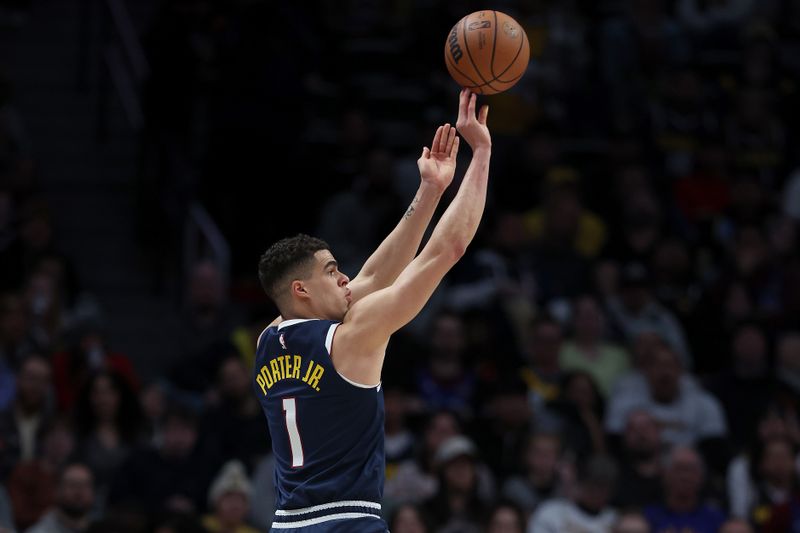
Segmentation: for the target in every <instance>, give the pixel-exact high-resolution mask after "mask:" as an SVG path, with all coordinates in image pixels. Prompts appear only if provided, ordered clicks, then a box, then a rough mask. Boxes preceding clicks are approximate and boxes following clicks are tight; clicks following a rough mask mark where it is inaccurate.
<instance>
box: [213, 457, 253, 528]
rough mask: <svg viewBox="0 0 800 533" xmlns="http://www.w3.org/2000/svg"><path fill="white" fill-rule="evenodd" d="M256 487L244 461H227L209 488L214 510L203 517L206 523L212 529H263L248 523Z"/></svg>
mask: <svg viewBox="0 0 800 533" xmlns="http://www.w3.org/2000/svg"><path fill="white" fill-rule="evenodd" d="M252 491H253V489H252V485H251V484H250V480H249V479H248V477H247V473H246V472H245V470H244V465H243V464H242V463H241V462H240V461H237V460H233V461H228V462H227V463H225V465H223V467H222V470H220V472H219V474H218V475H217V477H216V479H215V480H214V482H213V483H212V484H211V488H210V489H209V491H208V505H209V507H210V508H211V509H212V510H213V512H212V513H210V514H207V515H205V516H204V517H203V527H205V528H206V529H207V530H208V531H209V532H210V533H259V530H258V529H255V528H253V527H250V526H249V525H247V524H246V523H245V518H246V517H247V514H248V512H249V511H250V495H251V494H252Z"/></svg>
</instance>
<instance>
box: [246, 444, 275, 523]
mask: <svg viewBox="0 0 800 533" xmlns="http://www.w3.org/2000/svg"><path fill="white" fill-rule="evenodd" d="M251 479H252V483H253V494H252V497H251V498H250V500H251V501H252V502H257V505H252V506H250V515H249V517H248V521H249V522H250V523H251V524H252V525H253V526H254V527H256V528H258V529H262V530H264V531H269V528H270V527H272V520H273V518H274V517H275V502H276V495H275V456H274V455H272V453H268V454H267V455H265V456H264V457H262V458H261V460H260V461H259V462H258V464H257V465H256V467H255V469H254V471H253V476H252V478H251Z"/></svg>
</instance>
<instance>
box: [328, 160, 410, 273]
mask: <svg viewBox="0 0 800 533" xmlns="http://www.w3.org/2000/svg"><path fill="white" fill-rule="evenodd" d="M366 161H367V164H366V168H365V169H364V172H363V174H361V175H359V176H357V177H356V178H355V180H354V181H353V185H352V187H351V189H350V190H348V191H344V192H340V193H338V194H336V195H334V196H332V197H331V198H329V199H328V201H327V202H326V203H325V205H323V206H322V211H321V213H320V224H319V228H318V230H317V234H318V236H319V237H320V238H321V239H324V240H325V242H327V243H328V244H330V245H331V248H332V249H333V250H336V258H337V260H338V261H339V268H340V269H341V271H342V272H347V273H348V274H350V275H351V276H355V275H356V274H357V273H358V271H359V270H361V266H362V265H363V264H364V262H365V261H366V260H367V257H369V254H370V252H371V251H372V250H374V249H375V248H376V247H377V246H378V245H379V244H380V239H381V237H382V236H383V235H388V234H389V232H390V231H391V230H392V228H393V227H394V225H395V224H396V220H395V218H396V214H397V212H398V211H402V207H400V203H399V199H398V198H397V196H396V195H395V193H394V191H393V190H392V181H393V180H394V177H393V166H394V159H393V156H392V154H391V153H390V152H389V151H388V150H386V149H382V148H373V149H371V150H370V152H369V153H368V155H367V156H366Z"/></svg>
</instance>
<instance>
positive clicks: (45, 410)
mask: <svg viewBox="0 0 800 533" xmlns="http://www.w3.org/2000/svg"><path fill="white" fill-rule="evenodd" d="M50 376H51V370H50V363H49V362H48V361H47V360H46V359H45V358H44V357H41V356H39V355H30V356H28V357H27V358H26V359H25V360H24V361H23V362H22V365H21V366H20V369H19V376H18V378H17V391H16V397H15V399H14V402H13V403H12V404H11V405H10V406H9V407H8V408H7V409H5V410H4V411H2V412H0V441H2V445H1V446H0V449H2V450H3V453H2V454H0V479H6V477H7V476H8V474H9V472H11V469H12V468H13V467H14V465H15V464H16V463H17V461H20V460H22V461H27V460H31V459H33V458H34V457H37V456H38V455H39V454H40V453H41V446H42V439H43V437H44V433H45V430H46V429H47V427H48V426H49V423H50V420H51V419H52V412H53V409H52V403H51V398H50V393H51V390H50V389H51V387H50Z"/></svg>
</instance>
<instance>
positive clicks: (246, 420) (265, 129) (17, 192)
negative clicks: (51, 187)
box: [0, 0, 800, 533]
mask: <svg viewBox="0 0 800 533" xmlns="http://www.w3.org/2000/svg"><path fill="white" fill-rule="evenodd" d="M7 3H8V5H10V6H12V7H14V9H22V8H21V7H18V6H25V5H26V2H7ZM161 4H162V5H161V7H160V9H159V11H158V12H157V16H156V17H155V18H154V20H153V21H152V23H151V24H150V26H149V27H148V29H147V31H146V32H145V34H144V35H143V43H144V45H145V49H146V50H147V52H148V55H149V58H150V61H151V67H152V76H151V78H150V80H149V82H148V85H147V87H146V92H145V94H146V104H147V107H146V111H147V116H148V126H147V130H146V133H147V132H149V133H151V134H152V133H153V132H154V131H157V132H159V135H162V136H165V137H167V138H169V139H170V140H171V143H172V146H174V147H175V148H176V149H178V150H181V151H182V152H183V153H184V154H185V155H186V157H187V158H188V160H189V161H190V162H191V163H192V164H194V165H195V166H196V168H197V169H198V175H199V181H198V183H196V184H195V186H196V188H197V194H198V195H199V196H200V197H201V198H202V199H203V201H204V203H205V204H206V205H208V206H209V209H210V210H211V212H212V214H213V216H214V217H215V219H216V220H217V221H218V222H219V224H220V226H221V227H222V229H223V232H224V234H225V235H226V236H227V238H228V239H229V241H230V244H231V247H232V249H233V250H234V263H233V279H232V280H230V281H231V285H230V286H231V287H232V290H227V287H228V286H229V285H228V280H225V279H224V278H223V276H224V273H223V272H222V271H221V270H220V268H219V266H218V265H216V264H214V263H213V262H212V261H210V260H208V261H207V260H203V261H200V262H198V263H197V264H196V265H194V267H193V269H192V271H191V273H190V275H189V276H188V277H187V279H185V280H183V282H185V284H186V286H187V290H186V294H187V301H186V304H185V305H184V306H183V307H182V308H181V313H182V314H181V317H182V318H181V326H180V328H179V329H178V330H176V331H175V332H174V335H175V337H176V339H177V340H178V345H179V350H178V353H177V354H170V360H174V364H173V365H171V369H170V370H169V371H167V372H165V373H164V375H162V376H160V377H159V378H157V379H153V380H147V381H145V380H142V379H141V377H140V375H142V374H145V372H142V369H140V368H138V367H137V360H136V354H123V353H118V352H117V351H115V350H114V339H113V338H107V335H106V328H105V324H106V323H107V322H108V320H111V319H112V318H113V317H105V316H103V315H102V313H100V312H98V310H97V308H96V307H95V306H93V305H92V298H91V297H88V296H87V295H85V294H84V293H83V291H82V288H81V283H80V280H79V276H78V275H77V274H76V273H75V272H74V268H73V267H72V265H71V261H70V256H69V252H70V251H69V250H59V249H58V247H57V246H56V245H55V244H54V243H55V242H56V239H55V236H54V234H55V229H54V228H53V225H52V223H51V219H50V216H49V211H48V206H47V204H46V202H45V201H43V200H42V194H41V193H42V191H41V190H40V188H39V186H38V185H37V181H36V179H35V175H36V172H35V162H34V161H33V160H32V158H31V155H30V140H29V139H28V138H27V137H26V135H25V129H24V117H20V116H19V114H18V112H17V111H16V109H15V107H14V103H13V98H12V93H11V84H10V83H8V82H6V81H3V82H2V83H0V173H2V174H1V175H0V183H2V186H0V257H1V259H0V269H1V270H2V272H1V273H0V290H1V291H2V298H0V530H10V531H20V532H22V531H32V532H33V533H45V532H51V531H53V532H59V533H68V532H69V533H76V532H81V533H82V532H91V533H106V532H108V533H112V532H113V533H150V532H154V533H155V532H157V533H202V532H204V531H206V532H210V533H218V532H223V533H251V532H255V531H266V530H268V529H269V525H270V522H271V517H272V513H273V512H274V509H273V506H274V492H273V491H274V489H273V487H272V471H273V468H272V458H271V454H270V448H271V446H270V436H269V434H268V431H267V425H266V421H265V419H264V416H263V414H262V412H261V411H260V408H259V404H258V402H257V401H256V399H255V397H254V395H253V393H252V383H251V373H252V372H251V371H252V364H253V358H254V351H255V339H256V338H257V336H258V334H259V333H260V331H261V329H262V328H263V327H264V326H265V325H266V324H267V323H269V322H270V321H271V320H272V319H273V318H274V316H275V315H274V309H273V308H271V306H270V305H269V304H268V303H266V302H265V297H264V296H263V295H262V294H261V293H260V292H259V291H260V289H258V284H257V280H256V276H255V271H256V269H255V266H256V263H257V258H258V255H259V253H260V252H262V251H263V249H265V248H266V246H268V245H269V244H270V243H271V242H272V241H273V240H274V239H277V238H280V237H283V236H286V235H290V234H293V233H297V232H298V231H305V232H309V233H313V234H316V235H317V236H319V237H321V238H324V239H326V240H327V241H328V242H329V243H330V244H331V247H332V251H333V253H334V255H335V256H336V257H337V259H338V260H339V263H340V268H341V269H342V270H343V271H344V272H346V273H347V274H349V275H351V276H353V275H354V274H356V273H357V271H358V267H359V265H360V264H361V263H362V262H363V261H364V259H365V258H366V257H367V256H368V255H369V253H370V252H371V251H372V250H373V249H374V248H375V247H376V246H377V245H378V243H379V242H380V240H381V239H382V237H383V236H385V235H386V234H387V233H388V231H389V230H390V229H391V228H392V227H393V226H394V224H395V223H396V222H397V221H398V220H399V218H400V216H401V215H402V213H403V212H404V209H405V204H406V203H407V202H408V201H410V200H411V198H412V195H413V192H414V190H415V189H416V186H417V183H418V179H419V178H418V175H417V169H416V165H415V160H416V158H417V157H418V154H419V151H420V147H421V146H423V145H425V144H426V143H429V142H430V137H431V136H432V134H433V132H434V129H435V125H437V124H439V123H442V122H444V121H450V122H452V121H454V119H455V117H454V116H453V115H454V113H455V109H456V94H457V87H456V86H455V84H454V83H453V82H452V80H450V79H449V78H448V76H447V73H446V70H445V69H444V64H443V61H442V56H441V50H442V47H443V45H444V37H445V36H446V34H447V31H448V30H449V28H450V26H452V24H454V23H455V22H456V21H457V20H458V19H460V18H461V17H462V16H463V15H465V14H467V13H469V12H471V11H474V10H476V9H479V8H484V7H492V8H496V9H499V10H501V11H504V12H506V13H508V14H510V15H512V16H513V17H515V18H516V19H517V20H518V21H519V22H520V23H521V24H522V25H523V26H524V28H525V29H526V31H527V34H528V37H529V39H530V42H531V64H530V67H529V70H528V72H527V73H526V75H525V77H524V78H523V79H522V81H521V82H520V83H519V84H518V85H517V86H516V87H515V88H514V89H513V90H511V91H509V92H508V93H504V94H501V95H497V96H493V97H491V98H490V99H488V100H487V101H488V103H489V104H490V106H491V113H490V119H489V123H490V127H491V130H492V134H493V143H494V145H493V148H494V150H493V161H492V169H491V175H490V180H491V185H490V192H489V194H490V198H489V202H488V205H487V213H486V216H485V218H484V221H483V223H482V226H481V229H480V231H479V234H478V236H477V238H476V241H475V242H474V243H473V245H472V246H471V248H470V250H469V251H468V253H467V255H466V256H465V257H464V259H463V260H462V261H461V262H460V263H459V264H458V265H457V266H456V268H455V269H454V270H453V271H452V272H451V273H450V274H449V275H448V277H447V278H446V279H445V281H444V282H443V284H442V285H441V287H440V288H439V289H438V290H437V292H436V294H435V295H434V297H433V299H432V300H431V302H430V304H429V305H428V307H427V308H426V309H425V311H424V312H423V313H422V314H421V315H420V316H419V317H418V318H417V319H416V320H415V321H413V322H412V323H411V324H409V326H408V327H406V328H404V330H402V331H401V332H399V333H398V334H397V335H395V336H394V338H393V341H392V342H391V343H390V345H389V349H388V352H387V358H386V365H385V370H384V376H383V379H384V381H383V383H384V391H385V399H386V487H385V501H384V502H383V503H384V505H383V510H384V513H385V515H386V518H387V520H388V521H389V525H390V529H391V531H392V532H393V533H473V532H484V531H485V532H488V533H522V532H527V533H551V532H552V533H583V532H592V533H593V532H598V533H600V532H616V533H648V532H650V533H667V532H681V533H717V532H720V533H747V532H764V533H778V532H790V533H791V532H800V483H798V480H799V479H800V478H799V477H798V476H799V475H800V454H799V453H798V451H799V450H800V254H799V253H798V251H800V247H798V229H800V157H798V153H800V130H799V129H798V120H797V118H798V117H800V106H799V105H798V104H800V98H799V97H800V92H799V91H800V86H798V84H800V1H798V0H763V1H762V0H759V1H756V0H704V1H703V0H671V1H668V0H599V1H588V0H587V1H580V0H561V1H545V0H525V1H522V0H520V1H515V2H512V1H510V0H509V1H498V2H490V3H489V4H491V6H484V5H475V3H474V2H469V1H451V2H430V1H426V0H396V1H392V2H378V1H364V0H360V1H356V0H350V1H345V2H333V1H327V2H326V1H320V2H316V3H313V5H312V3H308V4H306V3H298V5H296V6H289V5H281V6H278V7H276V6H274V5H272V3H269V2H259V1H255V2H253V1H249V2H213V1H211V0H206V1H200V0H169V1H164V2H162V3H161ZM265 29H268V30H269V31H266V30H265ZM467 151H468V150H464V151H463V152H467ZM468 157H469V156H468V154H466V153H462V158H463V161H461V162H460V168H459V170H458V171H457V176H456V182H457V181H458V179H460V176H461V175H463V172H464V170H465V166H466V163H467V161H468ZM300 182H302V183H304V184H308V185H307V186H306V185H304V186H302V187H299V186H298V183H300ZM159 187H163V188H169V187H170V185H169V184H167V185H164V184H161V185H159ZM456 187H457V183H456V184H454V185H453V186H452V189H453V190H451V191H449V194H452V193H453V192H454V190H455V188H456ZM154 203H158V202H154ZM445 203H446V202H443V204H445ZM152 207H153V206H149V208H151V209H152ZM443 207H444V205H443ZM98 296H102V295H98ZM154 319H157V317H154Z"/></svg>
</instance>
